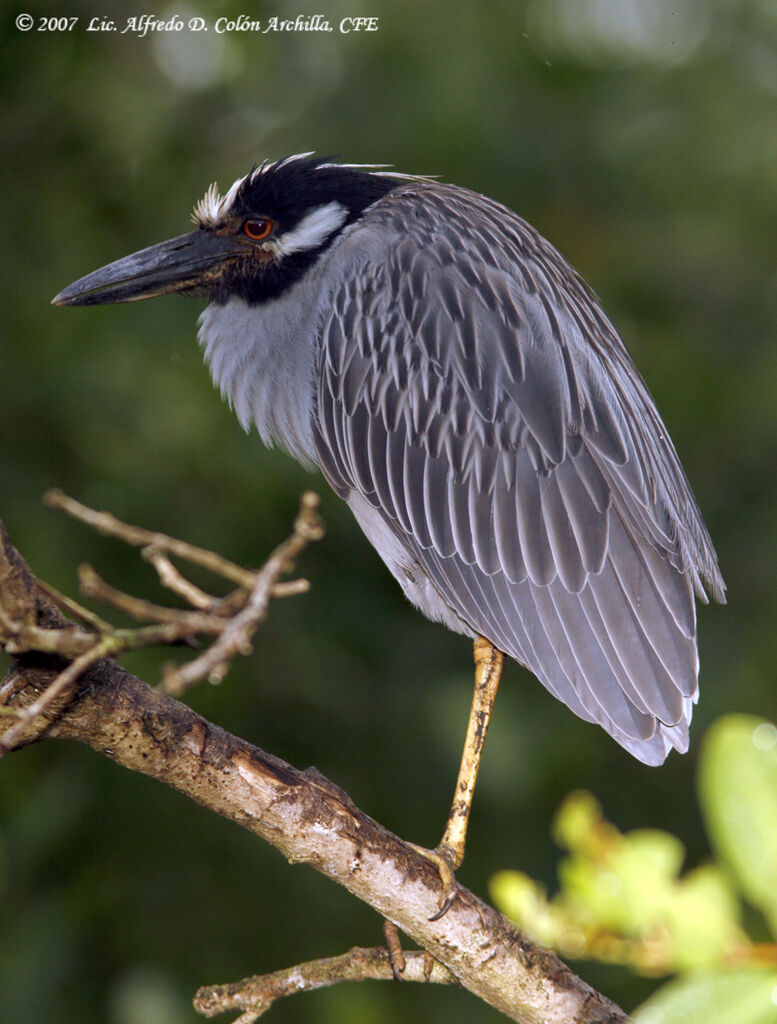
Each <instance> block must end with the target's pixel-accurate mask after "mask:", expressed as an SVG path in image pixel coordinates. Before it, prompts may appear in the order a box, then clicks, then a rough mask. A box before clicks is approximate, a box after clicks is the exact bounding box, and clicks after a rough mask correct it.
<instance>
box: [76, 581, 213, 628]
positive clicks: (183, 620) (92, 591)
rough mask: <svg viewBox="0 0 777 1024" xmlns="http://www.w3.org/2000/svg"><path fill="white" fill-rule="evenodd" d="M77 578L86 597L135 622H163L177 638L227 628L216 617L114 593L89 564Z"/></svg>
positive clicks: (113, 589)
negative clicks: (171, 626)
mask: <svg viewBox="0 0 777 1024" xmlns="http://www.w3.org/2000/svg"><path fill="white" fill-rule="evenodd" d="M78 579H79V583H80V584H81V591H82V593H84V594H86V596H87V597H95V598H98V599H99V600H101V601H105V602H106V603H107V604H111V605H113V607H114V608H118V610H119V611H122V612H124V613H125V614H127V615H129V616H130V618H133V619H135V620H136V621H138V622H165V623H168V624H170V625H174V626H176V627H177V629H176V630H175V632H176V639H179V637H180V638H183V637H186V636H195V635H196V634H197V633H214V634H217V633H220V632H221V631H222V630H223V629H224V627H225V625H226V620H225V619H224V618H223V617H220V616H218V615H208V614H207V613H206V612H201V611H193V612H191V611H188V610H181V609H180V608H166V607H164V606H163V605H158V604H153V603H152V602H151V601H146V600H144V599H143V598H140V597H133V596H132V595H131V594H125V593H124V591H123V590H117V589H116V588H115V587H112V586H111V585H110V584H109V583H106V582H105V580H103V579H101V578H100V576H98V575H97V573H96V572H95V571H94V569H93V568H92V567H91V565H81V566H79V567H78Z"/></svg>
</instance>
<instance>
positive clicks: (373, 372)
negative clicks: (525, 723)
mask: <svg viewBox="0 0 777 1024" xmlns="http://www.w3.org/2000/svg"><path fill="white" fill-rule="evenodd" d="M375 239H378V240H379V245H378V246H377V251H376V246H375ZM333 259H336V261H337V264H338V266H339V267H345V268H348V269H347V271H346V273H345V275H344V277H343V280H342V281H340V282H339V283H338V284H337V285H336V286H335V287H334V288H333V291H332V295H331V309H330V311H329V312H328V313H327V315H325V317H324V319H323V323H322V325H321V334H320V338H321V340H320V351H319V353H318V363H317V374H316V377H317V386H316V390H315V397H316V405H315V410H316V411H315V416H314V439H315V454H316V461H317V463H318V465H319V466H320V468H321V470H322V471H323V473H324V475H325V476H326V478H327V480H328V481H329V483H330V484H331V485H332V486H333V488H334V489H335V490H336V491H337V493H338V494H340V495H341V497H343V498H344V499H345V500H346V501H349V502H353V501H354V495H358V507H359V510H360V514H359V516H358V517H359V519H360V520H361V521H362V523H363V524H364V519H365V518H369V517H374V518H376V519H380V521H381V524H382V525H383V526H384V527H385V528H386V530H384V531H382V541H381V542H378V543H377V544H376V546H377V547H378V550H379V552H380V554H381V555H382V556H383V558H384V560H385V561H386V562H387V564H388V565H389V568H390V569H391V570H392V572H393V573H394V575H395V576H396V577H397V578H398V579H399V582H400V583H401V584H402V586H403V587H404V589H405V591H406V593H408V595H409V596H410V597H411V599H412V600H414V601H415V603H417V604H419V605H420V607H421V610H422V611H424V612H425V614H426V615H428V616H429V617H430V618H433V619H440V620H443V621H445V622H446V623H447V624H448V625H449V626H451V625H453V626H454V627H458V629H459V630H460V631H461V632H464V633H467V634H469V635H471V636H474V635H477V634H482V635H484V636H486V637H488V638H489V639H491V640H492V641H493V642H494V643H495V644H496V645H497V646H498V647H499V648H500V649H501V650H503V651H505V652H506V653H507V654H509V655H511V656H512V657H513V658H515V659H516V660H517V661H519V662H521V663H522V664H523V665H526V666H527V667H528V668H530V669H531V670H532V671H533V672H534V673H535V674H536V675H537V676H538V678H539V679H540V680H541V682H542V683H543V684H544V685H545V686H546V687H547V688H548V690H550V692H551V693H553V694H554V695H555V696H556V697H558V698H559V699H560V700H562V701H564V703H565V704H567V705H568V706H569V707H570V708H571V709H572V710H573V711H574V712H575V713H576V714H578V715H579V716H580V717H581V718H584V719H586V720H588V721H594V722H598V723H599V724H600V725H602V726H603V727H604V728H605V729H606V730H607V731H608V732H609V733H610V734H611V735H612V736H613V737H614V738H615V739H616V740H617V741H618V742H619V743H620V744H621V745H622V746H624V747H626V749H627V750H629V751H631V752H632V753H633V754H634V755H635V756H636V757H638V758H639V759H640V760H642V761H645V762H646V763H648V764H657V763H660V762H661V761H663V760H664V758H665V756H666V754H667V752H668V750H669V748H670V747H672V746H673V747H676V748H677V749H679V750H683V751H684V750H685V749H687V746H688V724H689V721H690V716H691V703H692V702H693V701H695V700H696V697H697V693H698V686H697V673H698V659H697V652H696V617H695V610H694V598H693V590H694V588H695V589H696V592H697V594H698V595H699V596H700V597H702V599H705V600H706V598H705V597H704V591H703V589H702V579H704V580H706V581H707V582H708V583H709V585H710V588H711V591H712V594H713V595H714V596H715V597H716V598H718V599H721V598H722V596H723V582H722V579H721V576H720V573H719V571H718V568H717V564H716V559H715V553H714V551H713V548H712V545H711V542H710V539H709V536H708V534H707V531H706V528H705V527H704V524H703V522H702V520H701V516H700V514H699V511H698V508H697V505H696V502H695V500H694V498H693V495H692V494H691V491H690V488H689V486H688V483H687V481H686V478H685V476H684V474H683V471H682V469H681V467H680V464H679V462H678V459H677V456H676V453H675V450H674V447H673V445H672V443H671V441H670V439H669V436H668V434H667V431H666V428H665V427H664V425H663V423H662V422H661V419H660V417H659V415H658V412H657V411H656V408H655V405H654V403H653V401H652V399H651V397H650V395H649V393H648V391H647V389H646V387H645V385H644V383H643V381H642V379H641V377H640V376H639V374H638V373H637V371H636V369H635V367H634V365H633V363H632V361H631V359H630V357H629V356H628V354H627V352H626V350H625V348H624V347H623V344H622V342H621V341H620V338H619V337H618V335H617V334H616V332H615V330H614V329H613V328H612V326H611V325H610V323H609V321H608V320H607V318H606V317H605V315H604V314H603V312H602V311H601V309H600V307H599V305H598V303H597V302H596V300H595V299H594V298H593V297H592V296H591V294H590V292H589V291H588V289H587V288H586V286H585V284H584V283H583V282H582V280H581V279H580V278H579V277H578V276H577V274H576V273H575V272H574V271H573V270H572V269H571V268H570V267H569V265H568V264H567V263H566V262H565V261H564V260H563V259H562V257H561V256H560V255H559V254H558V253H557V252H556V250H555V249H553V248H552V247H551V246H550V245H549V244H548V243H547V242H545V241H544V239H542V238H541V237H540V236H539V235H538V234H537V233H536V232H535V231H534V230H533V229H532V228H531V227H530V226H529V225H528V224H526V223H525V222H524V221H522V220H520V219H519V218H518V217H516V216H515V215H514V214H512V213H510V212H509V211H507V210H506V209H505V208H504V207H502V206H500V205H498V204H497V203H494V202H492V201H490V200H488V199H486V198H484V197H482V196H477V195H474V194H473V193H471V192H467V191H465V190H463V189H460V188H456V187H452V186H445V185H438V184H422V185H413V186H411V187H406V188H402V189H399V190H397V191H395V192H392V193H391V194H389V195H388V196H387V197H386V198H384V199H383V200H381V201H380V202H379V203H378V204H377V206H376V207H374V208H373V209H372V210H371V211H370V212H369V213H368V214H367V215H366V216H365V217H364V218H363V220H362V221H361V223H360V224H359V225H358V226H357V227H355V228H354V229H353V231H351V232H350V233H349V234H348V235H347V236H346V237H345V238H344V239H343V241H342V242H341V244H340V246H339V248H338V250H337V251H336V256H333ZM378 532H379V531H376V530H373V531H372V533H373V537H372V538H371V539H373V543H375V536H374V534H376V533H378ZM387 534H388V535H389V536H387ZM423 578H426V579H427V580H428V581H429V582H430V583H431V587H426V588H420V587H419V580H422V579H423Z"/></svg>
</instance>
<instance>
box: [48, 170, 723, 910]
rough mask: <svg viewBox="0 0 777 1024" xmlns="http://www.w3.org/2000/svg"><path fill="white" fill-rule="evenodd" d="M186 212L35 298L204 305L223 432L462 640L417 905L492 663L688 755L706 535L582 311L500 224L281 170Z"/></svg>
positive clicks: (583, 290) (509, 222)
mask: <svg viewBox="0 0 777 1024" xmlns="http://www.w3.org/2000/svg"><path fill="white" fill-rule="evenodd" d="M193 220H194V224H195V227H194V230H193V231H191V232H189V233H188V234H184V235H182V236H180V237H178V238H175V239H172V240H171V241H167V242H163V243H161V244H159V245H154V246H151V247H149V248H146V249H143V250H141V251H140V252H137V253H134V254H133V255H130V256H126V257H124V258H122V259H119V260H117V261H115V262H113V263H110V264H109V265H107V266H105V267H103V268H101V269H99V270H96V271H94V272H93V273H90V274H87V275H86V276H85V277H83V278H81V279H79V280H78V281H76V282H75V283H74V284H71V285H70V286H69V287H67V288H65V289H64V290H63V291H62V292H60V293H59V295H57V296H56V297H55V298H54V299H53V300H52V301H53V303H54V304H55V305H57V306H92V305H99V304H103V303H114V302H131V301H137V300H140V299H147V298H151V297H154V296H159V295H164V294H168V293H171V292H180V293H185V294H190V295H191V294H193V295H195V296H200V297H203V298H204V299H206V300H207V302H208V305H207V307H206V308H205V310H204V311H203V312H202V314H201V315H200V318H199V330H198V340H199V344H200V346H201V348H202V351H203V354H204V358H205V362H206V363H207V364H208V367H209V369H210V372H211V375H212V377H213V381H214V383H215V385H216V386H217V387H218V388H219V389H220V391H221V395H222V396H223V397H224V398H225V399H226V400H227V401H228V402H229V403H230V405H231V406H232V408H233V409H234V412H235V414H236V415H237V418H238V420H239V421H240V423H241V424H242V426H243V427H244V428H245V429H246V430H250V429H252V428H255V429H256V430H257V431H258V433H259V435H260V437H261V438H262V439H263V441H264V442H265V443H266V444H268V445H273V444H277V445H279V446H281V447H282V448H284V449H285V450H286V451H287V452H288V453H289V454H290V455H292V456H293V457H294V458H296V459H297V460H298V461H299V462H300V463H302V464H303V465H304V466H306V467H309V468H314V469H318V470H319V471H320V472H321V473H322V474H323V476H324V477H325V479H326V480H327V482H328V483H329V485H331V487H332V489H333V490H334V491H335V493H336V494H337V495H339V496H340V498H342V499H343V500H344V501H345V502H346V503H347V504H348V506H349V507H350V509H351V511H352V513H353V515H354V517H355V519H356V521H357V523H358V524H359V526H360V527H361V529H362V530H363V532H364V534H365V535H366V537H367V539H368V540H369V541H370V542H371V544H372V545H373V546H374V547H375V549H376V550H377V552H378V554H379V555H380V557H381V558H382V560H383V561H384V562H385V564H386V566H387V567H388V569H389V570H390V572H391V573H392V574H393V576H394V577H395V578H396V579H397V581H398V582H399V584H400V586H401V587H402V590H403V591H404V593H405V595H406V596H407V598H409V600H410V601H411V602H412V603H413V604H414V605H415V606H416V607H417V608H418V609H419V610H420V611H421V612H422V613H423V614H424V615H426V616H427V617H428V618H429V619H431V620H433V621H436V622H440V623H442V624H444V625H445V626H447V627H449V628H450V629H451V630H454V631H455V632H458V633H462V634H464V635H466V636H468V637H470V638H472V640H473V642H474V657H475V693H474V697H473V702H472V709H471V712H470V718H469V723H468V728H467V738H466V741H465V746H464V753H463V755H462V759H461V767H460V770H459V777H458V780H457V784H456V789H455V796H454V800H453V804H452V807H451V812H450V814H449V816H448V820H447V824H446V827H445V833H444V835H443V838H442V841H441V842H440V844H439V845H438V846H437V847H436V848H435V850H429V851H423V852H425V853H426V854H427V855H428V856H429V858H430V859H431V860H432V861H433V862H434V863H435V864H436V865H437V867H438V869H439V872H440V877H441V879H442V882H443V896H442V897H441V906H440V914H442V913H444V912H445V910H446V909H447V906H448V905H449V904H450V899H451V898H452V897H451V895H450V893H451V891H452V879H453V872H454V871H455V870H456V869H457V868H458V867H459V866H460V864H461V862H462V860H463V857H464V849H465V843H466V832H467V823H468V819H469V809H470V806H471V803H472V796H473V793H474V788H475V780H476V777H477V772H478V767H479V764H480V756H481V752H482V745H483V741H484V739H485V733H486V729H487V727H488V722H489V719H490V715H491V711H492V708H493V704H494V700H495V697H496V692H497V688H498V685H499V680H500V677H501V670H502V664H503V661H504V657H505V656H508V657H510V658H512V659H514V660H515V661H517V662H519V663H520V664H521V665H523V666H525V667H527V668H528V669H529V670H530V671H531V672H533V673H534V675H535V676H536V677H537V678H538V679H539V681H540V682H541V683H542V684H543V685H544V686H545V687H546V689H547V690H549V691H550V693H551V694H553V696H555V697H556V698H558V699H559V700H560V701H562V702H563V703H564V704H566V705H567V707H568V708H569V709H570V710H571V711H573V712H574V713H575V714H576V715H577V716H579V717H580V718H581V719H583V720H585V721H586V722H593V723H597V724H598V725H600V726H601V727H603V728H604V729H605V730H606V731H607V732H608V733H609V734H610V736H612V737H613V738H614V739H615V740H616V741H617V742H618V743H619V744H620V745H621V746H622V747H623V748H625V749H626V750H627V751H628V752H629V753H630V754H632V755H633V756H634V757H636V758H637V759H638V760H639V761H641V762H644V763H645V764H648V765H659V764H661V763H662V762H663V761H664V760H665V758H666V757H667V755H668V753H669V751H670V750H672V749H676V750H678V751H680V752H685V751H686V750H687V749H688V744H689V725H690V721H691V713H692V710H693V705H694V704H695V703H696V701H697V699H698V692H699V690H698V675H699V658H698V648H697V627H696V607H695V598H698V599H699V600H700V601H702V602H704V603H706V602H707V601H708V600H709V597H708V592H709V595H710V596H712V597H713V598H714V599H715V600H717V601H720V602H724V601H725V585H724V582H723V578H722V576H721V573H720V570H719V567H718V560H717V556H716V553H715V550H714V548H713V545H712V541H711V539H710V536H709V533H708V531H707V528H706V526H705V524H704V522H703V520H702V516H701V513H700V511H699V508H698V505H697V503H696V500H695V498H694V496H693V493H692V491H691V488H690V485H689V483H688V481H687V478H686V476H685V473H684V471H683V469H682V467H681V465H680V462H679V459H678V456H677V453H676V451H675V448H674V445H673V444H672V441H671V439H670V437H669V434H668V431H667V429H666V427H665V426H664V423H663V422H662V420H661V417H660V415H659V413H658V410H657V408H656V405H655V402H654V400H653V398H652V396H651V394H650V392H649V391H648V388H647V386H646V384H645V383H644V381H643V379H642V377H641V376H640V374H639V372H638V370H637V368H636V366H635V365H634V362H633V361H632V359H631V357H630V355H629V354H628V352H627V350H626V347H625V346H624V343H623V342H622V340H621V338H620V336H619V335H618V333H617V331H616V330H615V328H614V327H613V325H612V324H611V322H610V320H609V319H608V317H607V315H606V314H605V312H604V311H603V309H602V306H601V304H600V302H599V301H598V299H597V298H596V296H595V294H594V293H593V291H592V290H591V289H590V288H589V286H588V285H587V284H586V282H585V281H584V280H583V278H582V277H581V276H580V275H579V274H578V273H577V272H576V271H575V270H574V269H573V268H572V267H571V266H570V264H569V263H568V262H567V261H566V260H565V259H564V258H563V257H562V256H561V254H560V253H559V252H558V251H557V250H556V249H555V248H554V247H553V246H552V245H551V244H550V243H549V242H548V241H546V240H545V239H544V238H543V237H542V236H541V235H540V234H539V233H538V232H537V231H536V230H535V229H534V228H533V227H532V226H531V225H530V224H529V223H527V222H526V221H525V220H523V219H522V218H521V217H519V216H518V215H517V214H516V213H514V212H512V210H510V209H509V208H508V207H506V206H504V205H502V204H501V203H499V202H497V201H495V200H493V199H490V198H488V197H487V196H484V195H481V194H479V193H476V192H474V191H471V190H469V189H467V188H463V187H460V186H456V185H452V184H446V183H444V182H442V181H440V180H438V179H437V178H435V177H431V176H426V175H412V174H403V173H400V172H397V171H395V170H393V168H392V167H390V166H388V165H380V164H349V163H345V162H343V161H341V160H338V159H335V158H331V157H320V156H316V155H315V154H312V153H303V154H297V155H293V156H288V157H284V158H283V159H279V160H274V161H269V160H265V161H264V162H262V163H260V164H257V165H255V166H254V167H253V168H252V169H251V171H250V172H249V173H248V174H246V175H245V176H243V177H241V178H238V179H237V180H236V181H235V182H234V184H233V185H232V186H231V188H230V189H229V190H228V191H227V192H226V193H225V194H223V195H221V194H220V192H219V190H218V187H217V186H216V185H215V184H214V185H211V186H210V187H209V189H208V190H207V192H206V193H205V195H204V197H203V198H202V199H201V200H200V201H199V202H198V203H197V205H196V207H195V209H194V213H193ZM705 588H706V589H705ZM419 849H420V848H419ZM435 916H439V915H435Z"/></svg>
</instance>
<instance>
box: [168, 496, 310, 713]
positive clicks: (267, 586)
mask: <svg viewBox="0 0 777 1024" xmlns="http://www.w3.org/2000/svg"><path fill="white" fill-rule="evenodd" d="M322 536H323V524H322V523H321V520H320V519H319V516H318V496H317V495H315V494H313V493H312V492H311V491H308V492H307V493H306V494H304V495H303V496H302V501H301V503H300V511H299V515H298V516H297V518H296V520H295V521H294V532H293V533H292V535H291V536H290V537H289V538H288V540H286V541H284V542H283V544H281V545H279V546H278V547H277V548H276V549H275V551H273V553H272V554H271V555H270V557H269V558H268V559H267V561H266V562H265V564H264V566H263V567H262V569H260V571H259V572H258V573H257V574H256V577H255V580H254V584H253V586H252V588H251V594H250V596H249V598H248V601H247V603H246V606H245V608H243V610H242V611H240V612H239V613H238V614H237V615H235V617H234V618H233V619H231V620H230V621H229V623H228V624H227V625H226V626H225V627H224V629H223V631H222V632H221V634H220V636H219V637H218V639H217V640H215V641H214V642H213V644H211V646H210V647H209V648H208V650H207V651H204V652H203V653H202V654H201V655H200V656H199V657H198V658H195V659H194V661H190V662H189V663H188V664H186V665H184V666H183V667H182V668H173V669H172V670H171V671H169V672H167V673H166V674H165V676H164V677H163V679H162V686H163V688H164V689H165V690H166V691H167V692H168V693H172V694H180V693H182V692H183V691H184V690H185V689H187V688H188V687H190V686H193V685H194V684H195V683H197V682H199V681H200V680H201V679H204V678H206V677H207V678H208V679H209V680H210V682H212V683H218V682H220V681H221V680H222V679H223V678H224V675H225V674H226V672H227V670H228V668H229V665H230V663H231V662H232V660H233V658H234V657H235V656H236V655H237V654H249V653H250V651H251V637H252V636H253V634H254V632H255V631H256V628H257V626H258V625H259V623H260V622H261V621H262V620H263V619H264V617H265V615H266V614H267V605H268V603H269V600H270V595H271V593H272V589H273V587H274V586H275V584H276V581H277V579H278V577H279V576H280V575H281V574H282V573H283V572H285V571H287V570H288V568H289V567H290V566H291V565H293V563H294V560H295V559H296V558H297V557H298V555H299V554H300V552H301V551H302V550H303V549H304V548H305V547H306V546H307V544H309V543H310V541H312V540H318V539H320V538H321V537H322Z"/></svg>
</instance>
